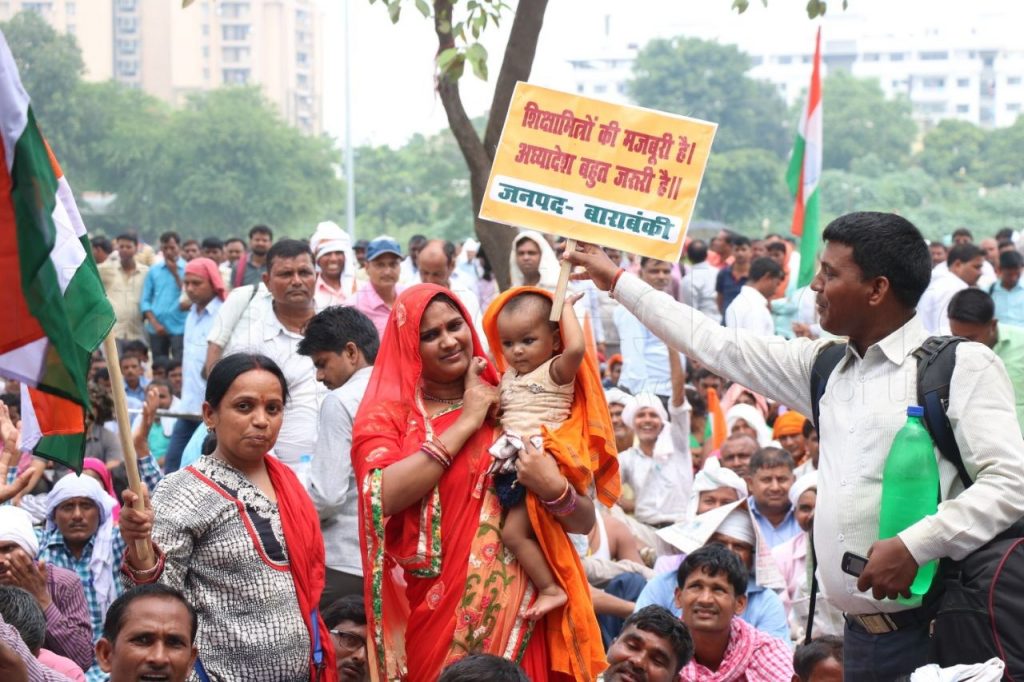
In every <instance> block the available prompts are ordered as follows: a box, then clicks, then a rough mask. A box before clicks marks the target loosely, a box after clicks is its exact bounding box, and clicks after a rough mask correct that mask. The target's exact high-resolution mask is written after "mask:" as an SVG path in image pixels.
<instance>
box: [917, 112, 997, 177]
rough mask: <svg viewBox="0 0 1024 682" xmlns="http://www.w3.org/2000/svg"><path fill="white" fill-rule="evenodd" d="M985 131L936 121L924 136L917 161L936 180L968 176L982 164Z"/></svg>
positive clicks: (969, 126) (969, 125) (964, 124)
mask: <svg viewBox="0 0 1024 682" xmlns="http://www.w3.org/2000/svg"><path fill="white" fill-rule="evenodd" d="M985 138H986V135H985V131H984V130H982V129H981V128H979V127H978V126H976V125H974V124H973V123H968V122H967V121H955V120H947V121H939V124H938V125H937V126H935V127H934V128H932V129H931V130H929V131H928V133H927V134H926V135H925V136H924V141H923V144H922V149H921V152H920V153H919V154H918V157H917V161H918V163H919V164H920V165H921V168H923V169H924V170H925V171H927V172H928V173H929V174H930V175H933V176H935V177H937V178H944V177H952V176H955V175H958V174H960V173H963V174H965V175H966V174H971V175H973V173H974V172H975V171H976V170H978V168H979V167H981V166H982V165H984V155H983V153H982V150H983V147H984V146H985Z"/></svg>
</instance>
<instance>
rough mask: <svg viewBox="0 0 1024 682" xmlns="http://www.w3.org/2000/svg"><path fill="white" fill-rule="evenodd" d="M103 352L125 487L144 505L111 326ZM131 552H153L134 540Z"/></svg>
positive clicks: (141, 556) (145, 554) (141, 555)
mask: <svg viewBox="0 0 1024 682" xmlns="http://www.w3.org/2000/svg"><path fill="white" fill-rule="evenodd" d="M103 354H104V355H105V356H106V358H107V370H108V372H109V373H110V389H111V394H112V395H113V398H114V416H115V417H116V419H117V434H118V435H119V436H120V437H121V451H122V452H123V453H124V470H125V473H126V474H128V487H129V488H131V491H132V492H133V493H135V495H136V498H135V504H133V505H132V506H133V507H134V508H135V509H137V510H139V511H144V510H145V509H146V501H145V499H144V487H143V485H142V477H141V476H139V456H138V455H137V454H136V453H135V440H134V439H133V438H132V426H131V423H130V422H129V421H128V396H127V394H125V392H124V377H123V376H121V360H120V358H119V356H118V354H117V342H116V341H115V340H114V332H113V330H111V332H110V333H109V334H107V338H105V339H103ZM135 554H136V555H137V556H138V557H139V560H140V561H149V559H150V558H151V557H152V556H153V555H152V553H151V552H150V546H149V544H148V543H146V542H143V541H142V540H136V541H135Z"/></svg>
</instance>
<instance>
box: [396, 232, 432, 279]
mask: <svg viewBox="0 0 1024 682" xmlns="http://www.w3.org/2000/svg"><path fill="white" fill-rule="evenodd" d="M426 244H427V238H426V237H424V236H423V235H422V234H414V235H413V236H411V237H409V255H408V256H406V258H405V260H403V261H402V265H401V274H399V276H398V283H399V284H401V285H402V286H407V287H410V286H412V285H413V284H419V283H420V265H419V256H420V251H422V250H423V247H424V246H426Z"/></svg>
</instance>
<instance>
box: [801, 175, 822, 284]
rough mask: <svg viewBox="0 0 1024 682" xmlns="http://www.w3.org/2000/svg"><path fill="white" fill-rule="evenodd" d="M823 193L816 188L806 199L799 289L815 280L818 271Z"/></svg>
mask: <svg viewBox="0 0 1024 682" xmlns="http://www.w3.org/2000/svg"><path fill="white" fill-rule="evenodd" d="M820 195H821V193H820V192H819V191H818V188H817V187H815V188H814V191H813V192H812V193H811V196H809V197H804V199H805V202H806V203H805V204H804V233H803V234H802V235H801V236H800V276H799V277H798V278H797V280H796V285H797V287H805V286H807V285H808V284H810V283H811V280H812V279H814V274H815V270H816V269H817V264H818V263H817V259H818V247H820V246H821V214H820V211H819V208H818V206H819V202H818V197H819V196H820Z"/></svg>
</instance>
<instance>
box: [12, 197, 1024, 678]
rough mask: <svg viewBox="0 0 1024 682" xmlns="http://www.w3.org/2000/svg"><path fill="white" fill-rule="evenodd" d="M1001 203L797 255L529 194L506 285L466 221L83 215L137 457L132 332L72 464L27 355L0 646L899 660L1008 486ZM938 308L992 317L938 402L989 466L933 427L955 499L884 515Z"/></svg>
mask: <svg viewBox="0 0 1024 682" xmlns="http://www.w3.org/2000/svg"><path fill="white" fill-rule="evenodd" d="M1015 236H1016V235H1015V234H1014V233H1013V232H1012V230H1001V231H1000V232H999V233H997V234H996V235H995V237H994V238H992V239H982V240H981V241H979V242H978V244H977V245H975V244H974V239H973V235H972V234H971V232H970V231H969V230H967V229H960V230H957V231H956V232H955V233H954V234H953V235H952V243H951V245H950V246H947V245H945V244H944V243H941V242H931V243H927V242H925V241H924V239H923V238H922V236H921V234H920V233H919V232H918V231H917V229H916V228H915V227H914V226H913V225H911V224H910V223H909V222H907V221H906V220H903V219H902V218H899V217H898V216H895V215H891V214H881V213H854V214H849V215H847V216H843V217H841V218H839V219H837V220H836V221H834V222H833V223H832V224H830V225H829V227H828V228H827V229H826V230H825V232H824V249H823V252H822V254H821V263H820V268H819V274H818V275H817V276H816V278H815V280H814V281H813V282H812V283H811V284H810V285H809V286H803V287H801V286H798V282H797V276H798V272H799V270H800V255H799V252H798V251H797V250H796V249H795V247H794V244H793V243H792V242H791V241H790V240H788V239H787V238H784V237H782V236H779V235H769V236H768V237H766V238H763V239H750V238H748V237H746V236H743V235H740V234H736V233H733V232H730V231H728V230H722V231H721V232H719V233H718V234H716V235H715V236H714V237H713V238H712V239H710V240H709V241H704V240H701V239H691V240H688V242H687V244H686V247H685V250H684V258H683V259H682V260H681V261H680V262H678V263H669V262H663V261H658V260H655V259H651V258H646V257H635V256H633V255H632V254H626V253H622V252H620V251H617V250H615V249H610V248H600V247H597V246H594V245H587V244H581V245H579V246H578V247H577V249H576V250H575V251H571V252H565V241H564V240H561V239H554V238H550V237H546V236H544V235H541V234H539V233H537V232H532V231H521V232H520V233H519V234H518V236H517V237H516V238H515V239H514V241H513V242H512V246H511V249H510V251H509V253H508V254H500V255H498V254H496V255H495V257H501V258H505V257H507V258H508V264H509V269H510V273H511V282H512V288H510V289H507V290H505V291H499V288H498V286H497V280H496V277H495V275H494V273H493V271H492V268H491V264H490V262H489V261H488V259H487V254H484V253H483V252H482V251H481V250H480V248H479V244H478V243H477V242H475V241H474V240H472V239H467V240H466V241H464V242H463V243H462V244H459V245H456V244H453V243H451V242H448V241H444V240H438V239H428V238H426V237H424V236H420V235H417V236H415V237H413V238H412V239H410V240H409V241H408V242H407V243H406V244H404V245H403V244H401V243H399V242H398V241H396V240H395V239H392V238H391V237H388V236H379V237H376V238H375V239H372V240H360V241H357V242H355V243H353V242H352V241H351V240H350V238H349V236H348V234H347V233H346V232H344V231H343V230H341V229H340V228H339V227H338V226H337V225H335V224H333V223H321V224H320V225H318V226H316V228H315V230H314V231H313V234H312V236H311V237H310V238H309V239H302V240H299V239H291V238H279V239H276V240H275V237H274V234H273V231H272V230H271V228H269V227H267V226H263V225H258V226H255V227H253V228H252V229H251V230H249V233H248V239H247V241H246V240H243V239H241V238H231V239H228V240H226V241H222V240H221V239H220V238H218V237H207V238H205V239H202V240H201V241H200V240H196V239H183V237H182V236H181V235H179V234H178V233H176V232H165V233H163V234H161V235H159V238H158V240H157V243H156V244H155V245H153V246H150V245H148V244H146V243H144V242H143V241H142V240H141V239H140V237H139V235H138V234H137V233H135V232H130V231H128V232H125V233H123V234H119V235H117V236H116V237H115V238H114V239H113V240H112V241H111V240H110V239H108V238H106V237H95V238H93V240H92V245H93V255H94V257H95V260H96V261H97V264H98V268H99V272H100V276H101V278H102V281H103V284H104V286H105V287H106V291H107V295H108V297H109V299H110V301H111V304H112V306H113V309H114V311H115V314H116V324H115V327H114V335H115V338H116V340H117V348H118V354H119V357H118V358H117V359H116V362H117V363H118V365H119V368H120V373H119V374H120V375H121V377H123V383H124V393H125V394H126V396H127V402H128V406H129V414H130V415H131V416H132V424H131V429H132V435H133V445H134V449H135V450H136V453H137V456H138V464H139V469H140V473H141V475H142V478H143V481H144V483H145V488H146V491H148V492H146V494H144V495H143V496H142V497H141V498H140V497H139V496H138V495H136V493H134V492H133V491H132V490H130V489H128V486H127V481H126V475H125V465H124V457H125V453H124V452H123V450H122V445H121V441H120V439H119V438H118V435H117V428H118V427H117V424H116V422H115V421H114V410H113V400H112V390H113V388H114V387H112V386H111V372H110V371H109V367H108V364H107V363H108V362H113V361H115V359H114V358H106V357H104V356H103V355H102V354H101V353H97V354H95V356H94V358H93V362H92V365H91V367H90V369H89V386H90V401H91V409H90V411H89V414H88V419H87V424H86V434H87V439H86V450H85V462H84V466H83V471H82V473H81V474H80V475H78V474H76V473H75V472H73V471H70V470H68V469H67V468H66V467H61V466H59V465H53V464H51V463H48V462H47V461H45V460H42V459H39V458H35V457H33V456H32V454H31V453H30V452H22V450H21V447H20V415H19V408H20V389H19V387H18V386H17V384H16V383H15V382H10V381H9V382H7V385H6V386H5V390H4V395H3V403H2V404H0V436H2V438H3V448H4V450H3V455H2V459H0V482H2V483H4V485H2V486H0V501H3V502H4V504H3V506H0V679H3V680H8V679H11V680H18V679H29V680H63V679H72V680H90V681H92V680H107V679H109V680H113V682H121V681H122V680H140V679H141V680H147V679H154V680H155V679H165V680H185V679H190V680H320V679H324V680H344V681H346V682H359V681H363V680H369V679H371V676H372V677H373V679H378V680H389V681H390V680H407V681H409V682H428V681H429V682H434V680H443V681H445V682H454V681H462V680H482V679H493V680H497V681H501V680H515V681H518V680H535V681H540V680H551V681H552V682H557V681H559V680H598V679H603V680H606V681H607V682H620V681H625V680H674V679H679V680H686V681H701V682H703V681H708V682H728V681H734V680H736V681H741V680H747V681H750V682H754V681H764V682H779V681H788V680H800V681H804V682H807V681H809V680H816V681H821V680H840V679H844V675H845V679H853V680H895V679H899V678H900V677H903V676H909V675H910V674H911V673H912V672H913V671H914V670H916V669H917V668H920V667H922V666H924V665H926V664H927V663H928V662H929V658H928V656H929V636H930V633H929V624H930V622H931V620H932V618H933V617H934V615H935V606H934V604H932V603H930V602H929V600H927V599H925V600H922V599H920V598H918V599H917V600H916V601H914V600H913V599H907V597H908V596H909V592H908V590H909V586H910V583H911V582H912V581H913V579H914V576H915V575H916V573H917V568H918V567H919V566H921V565H924V564H926V563H928V562H930V561H933V560H937V559H941V558H947V557H952V558H961V557H963V556H965V555H966V554H968V553H970V552H971V551H973V550H974V549H976V548H977V547H979V546H981V545H982V544H984V543H985V542H987V541H989V540H991V539H992V538H993V537H995V536H996V535H998V534H999V533H1002V532H1003V531H1004V530H1006V529H1007V528H1008V527H1009V526H1010V525H1011V524H1012V523H1013V522H1015V521H1017V520H1018V519H1020V518H1021V517H1022V516H1024V492H1022V488H1021V486H1020V485H1019V484H1018V483H1019V481H1021V480H1024V439H1022V438H1021V431H1020V428H1021V424H1024V284H1022V283H1021V282H1020V277H1021V271H1022V269H1024V256H1022V255H1021V251H1019V250H1018V248H1017V244H1016V242H1015V241H1014V239H1015ZM154 247H155V248H154ZM560 259H563V260H566V261H568V262H569V263H571V264H572V265H573V266H575V273H576V274H574V275H573V280H572V281H571V282H570V284H569V293H568V295H567V297H566V302H565V304H564V306H563V307H562V308H561V309H560V310H558V311H555V312H556V313H560V314H559V315H557V317H558V318H559V320H558V321H557V322H551V321H549V320H550V318H551V317H553V316H552V308H553V305H554V299H555V297H554V295H553V294H554V290H555V288H556V285H557V280H558V273H559V270H560V262H559V261H560ZM936 334H955V335H957V336H961V337H964V338H966V339H968V340H970V341H974V342H977V343H968V344H962V345H961V346H959V347H958V349H957V356H956V367H955V369H954V370H953V377H952V380H951V382H950V386H951V388H950V391H949V400H948V406H946V407H945V409H946V411H947V415H948V418H949V422H950V423H951V424H952V428H953V432H954V434H955V437H956V441H957V445H958V446H959V449H960V452H961V454H962V458H963V463H964V466H965V467H966V470H967V472H969V474H970V475H971V477H972V479H973V484H972V485H970V487H968V488H966V489H965V488H964V485H963V483H962V482H961V481H960V480H959V478H958V476H957V472H956V470H955V468H954V467H953V465H952V464H951V463H949V462H942V461H940V465H939V469H940V474H941V482H940V490H939V491H938V493H939V495H940V498H941V500H942V501H943V504H941V505H940V507H939V511H938V512H937V513H936V514H934V515H932V516H929V517H926V518H925V519H923V520H921V521H920V522H918V523H915V524H913V525H912V526H910V527H909V528H907V529H906V530H905V531H903V532H902V533H900V534H898V535H897V536H894V537H891V538H880V537H879V532H878V528H879V500H880V496H881V488H882V483H881V481H882V469H883V467H884V463H885V459H886V454H887V453H888V451H889V447H890V444H891V443H892V441H893V437H894V436H895V434H896V432H897V431H898V430H899V429H900V427H901V426H902V425H903V423H904V421H905V414H906V408H907V406H908V405H912V404H915V402H916V395H917V393H916V390H915V388H914V387H915V381H916V380H917V365H916V360H915V358H914V351H915V350H916V349H917V348H918V347H919V346H921V344H922V342H923V341H924V340H925V339H926V338H928V337H929V336H931V335H936ZM836 344H845V346H844V348H845V355H844V356H843V358H842V360H841V361H840V363H839V364H838V365H837V367H836V368H835V369H834V370H831V371H832V374H831V376H830V377H826V378H828V384H827V385H826V386H824V387H823V390H822V392H821V393H820V394H817V395H814V394H813V393H812V383H813V382H812V373H813V369H814V366H815V361H816V359H817V358H818V356H819V354H820V353H821V352H822V351H823V350H824V349H826V348H829V347H831V346H834V345H836ZM995 358H998V359H999V361H995ZM812 530H813V536H812ZM812 537H813V540H812ZM846 552H851V553H853V554H857V555H862V556H865V557H867V558H868V561H867V564H866V566H865V567H864V569H863V571H862V572H861V573H860V575H859V576H853V575H848V574H847V573H844V571H843V570H842V563H843V555H844V553H846ZM812 614H813V615H812Z"/></svg>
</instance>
